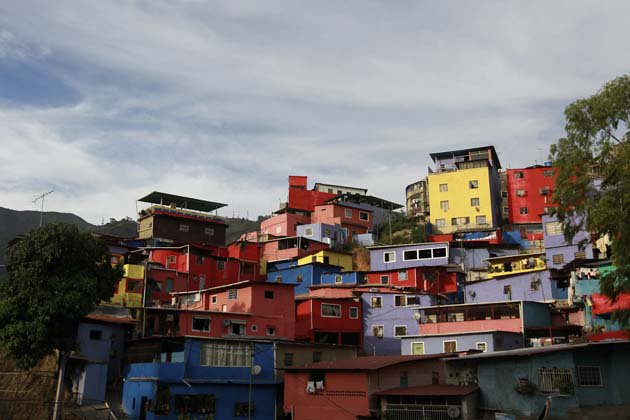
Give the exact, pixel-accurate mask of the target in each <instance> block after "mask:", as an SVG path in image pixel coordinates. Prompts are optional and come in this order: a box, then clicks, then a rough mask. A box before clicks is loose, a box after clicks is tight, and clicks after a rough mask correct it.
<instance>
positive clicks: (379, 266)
mask: <svg viewBox="0 0 630 420" xmlns="http://www.w3.org/2000/svg"><path fill="white" fill-rule="evenodd" d="M435 248H446V255H445V256H444V257H438V258H430V259H420V260H413V261H404V260H403V253H404V252H405V251H411V250H415V249H418V250H427V249H435ZM386 252H394V253H395V255H396V258H395V261H394V262H389V263H386V262H384V259H383V258H384V257H383V256H384V254H385V253H386ZM448 254H449V247H448V242H430V243H422V244H412V245H400V246H396V245H394V246H387V247H378V248H371V249H370V268H371V270H372V271H388V270H400V269H403V268H413V267H426V266H440V265H446V264H448Z"/></svg>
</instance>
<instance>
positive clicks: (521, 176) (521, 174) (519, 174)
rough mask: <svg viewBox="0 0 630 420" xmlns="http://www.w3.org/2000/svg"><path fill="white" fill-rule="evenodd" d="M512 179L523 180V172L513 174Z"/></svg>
mask: <svg viewBox="0 0 630 420" xmlns="http://www.w3.org/2000/svg"><path fill="white" fill-rule="evenodd" d="M514 178H516V179H521V178H523V172H514Z"/></svg>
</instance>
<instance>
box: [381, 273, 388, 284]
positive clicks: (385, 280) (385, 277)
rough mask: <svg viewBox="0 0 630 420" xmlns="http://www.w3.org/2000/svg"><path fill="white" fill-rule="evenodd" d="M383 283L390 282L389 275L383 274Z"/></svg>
mask: <svg viewBox="0 0 630 420" xmlns="http://www.w3.org/2000/svg"><path fill="white" fill-rule="evenodd" d="M381 284H389V275H387V274H383V275H382V276H381Z"/></svg>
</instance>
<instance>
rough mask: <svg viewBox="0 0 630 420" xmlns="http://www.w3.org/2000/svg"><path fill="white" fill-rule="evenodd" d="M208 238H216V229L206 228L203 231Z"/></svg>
mask: <svg viewBox="0 0 630 420" xmlns="http://www.w3.org/2000/svg"><path fill="white" fill-rule="evenodd" d="M203 233H205V235H206V236H214V228H205V229H204V230H203Z"/></svg>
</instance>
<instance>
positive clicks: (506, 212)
mask: <svg viewBox="0 0 630 420" xmlns="http://www.w3.org/2000/svg"><path fill="white" fill-rule="evenodd" d="M503 214H504V215H506V216H507V215H508V214H510V208H509V207H503Z"/></svg>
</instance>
